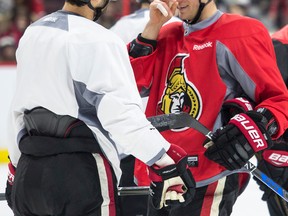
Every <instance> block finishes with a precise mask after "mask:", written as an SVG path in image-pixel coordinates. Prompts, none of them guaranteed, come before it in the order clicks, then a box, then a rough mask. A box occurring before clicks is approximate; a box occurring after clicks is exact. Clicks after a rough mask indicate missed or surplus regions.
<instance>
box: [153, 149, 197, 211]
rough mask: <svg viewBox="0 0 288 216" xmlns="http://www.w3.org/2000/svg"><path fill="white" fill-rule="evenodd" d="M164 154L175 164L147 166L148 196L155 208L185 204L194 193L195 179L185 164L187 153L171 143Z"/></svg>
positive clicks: (175, 206)
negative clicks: (148, 179) (149, 182)
mask: <svg viewBox="0 0 288 216" xmlns="http://www.w3.org/2000/svg"><path fill="white" fill-rule="evenodd" d="M166 154H167V155H168V156H169V157H170V158H171V159H172V160H173V161H174V163H175V164H171V165H167V166H164V167H159V166H157V165H155V164H154V165H153V166H151V167H149V177H150V180H151V184H150V189H151V192H150V196H151V200H152V204H153V206H154V208H155V209H161V208H163V207H165V208H171V209H172V208H177V207H180V206H185V205H187V204H188V203H189V202H191V200H192V198H193V197H194V194H195V181H194V178H193V176H192V174H191V171H190V170H189V168H188V165H187V153H186V152H185V151H184V150H183V149H182V148H180V147H178V146H176V145H174V144H171V147H170V148H169V150H168V151H167V152H166Z"/></svg>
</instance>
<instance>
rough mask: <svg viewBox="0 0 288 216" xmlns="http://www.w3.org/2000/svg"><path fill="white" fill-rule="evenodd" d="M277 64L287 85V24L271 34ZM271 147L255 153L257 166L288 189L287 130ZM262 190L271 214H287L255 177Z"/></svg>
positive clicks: (279, 202) (280, 203) (286, 208)
mask: <svg viewBox="0 0 288 216" xmlns="http://www.w3.org/2000/svg"><path fill="white" fill-rule="evenodd" d="M271 37H272V41H273V45H274V50H275V53H276V59H277V65H278V67H279V70H280V72H281V75H282V77H283V80H284V81H285V83H286V87H288V61H287V59H288V25H286V26H284V27H283V28H282V29H280V30H278V31H277V32H275V33H274V34H272V36H271ZM275 142H276V143H275V144H274V146H273V147H271V148H270V149H269V150H265V151H264V152H262V153H259V154H257V155H256V156H257V159H258V161H259V162H258V168H259V169H260V170H261V171H263V172H264V173H266V174H267V175H268V176H269V177H270V178H272V179H273V180H274V181H276V182H277V183H278V184H279V185H281V186H282V187H283V188H284V189H288V182H287V179H288V130H286V131H285V133H284V135H283V136H281V137H280V138H279V139H277V140H276V141H275ZM256 181H257V183H258V184H259V185H260V189H261V190H262V191H263V192H264V194H263V196H262V200H264V201H266V202H267V206H268V209H269V213H270V215H271V216H278V215H288V205H287V202H286V201H284V200H283V199H281V198H280V197H279V196H278V195H276V194H275V193H273V191H272V190H271V189H270V188H268V187H267V186H266V185H264V184H263V183H261V182H259V181H258V180H257V179H256Z"/></svg>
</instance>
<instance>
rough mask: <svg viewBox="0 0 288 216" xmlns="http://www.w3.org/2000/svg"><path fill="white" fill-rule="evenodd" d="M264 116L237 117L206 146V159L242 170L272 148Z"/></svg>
mask: <svg viewBox="0 0 288 216" xmlns="http://www.w3.org/2000/svg"><path fill="white" fill-rule="evenodd" d="M267 124H268V121H267V119H266V117H264V115H262V114H261V113H259V112H256V111H248V112H246V113H245V114H244V113H242V114H237V115H235V116H234V117H233V118H231V120H230V121H229V122H228V124H227V125H226V126H225V127H223V128H220V129H218V130H217V131H216V132H215V134H214V136H215V137H214V139H213V141H209V142H208V143H204V144H205V147H207V148H208V149H207V150H206V152H205V156H206V157H207V158H209V159H210V160H213V161H215V162H216V163H219V164H220V165H222V166H224V167H225V168H227V169H228V170H235V169H240V168H241V167H243V166H244V165H245V164H246V163H247V162H248V160H249V159H250V158H251V157H253V156H254V154H255V153H256V152H259V151H261V150H264V149H266V148H268V147H270V146H271V145H272V140H271V137H270V136H269V135H268V133H267V130H266V126H267Z"/></svg>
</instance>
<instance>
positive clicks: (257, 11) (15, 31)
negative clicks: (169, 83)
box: [0, 0, 288, 63]
mask: <svg viewBox="0 0 288 216" xmlns="http://www.w3.org/2000/svg"><path fill="white" fill-rule="evenodd" d="M63 3H64V0H0V62H1V63H3V62H6V63H11V62H13V61H15V49H16V48H17V44H18V41H19V38H20V37H21V35H22V34H23V32H24V30H25V28H26V27H27V26H28V25H29V24H30V23H31V22H33V21H35V20H37V19H39V18H41V17H42V16H44V15H45V14H48V13H51V12H53V11H55V10H58V9H61V7H62V5H63ZM217 4H218V6H219V8H220V9H221V10H222V11H228V12H231V13H238V14H243V15H247V16H250V17H254V18H256V19H259V20H260V21H261V22H263V24H264V25H265V26H266V27H267V28H268V29H269V31H270V32H271V33H273V32H274V31H276V30H278V29H280V28H281V27H283V26H284V25H285V24H288V0H217ZM139 7H140V5H139V3H137V0H112V1H111V2H110V4H109V5H108V7H107V9H106V11H105V13H104V14H103V16H102V17H101V18H100V20H99V21H98V22H99V24H101V25H103V26H105V27H106V28H110V27H111V26H112V25H113V24H114V23H115V22H116V21H117V20H118V19H119V18H121V17H122V16H124V15H127V14H130V13H132V12H134V11H135V10H137V9H139Z"/></svg>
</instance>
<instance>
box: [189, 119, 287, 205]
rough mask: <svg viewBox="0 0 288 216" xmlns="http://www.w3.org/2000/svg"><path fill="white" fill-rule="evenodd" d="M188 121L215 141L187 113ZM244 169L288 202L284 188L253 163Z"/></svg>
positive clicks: (208, 132)
mask: <svg viewBox="0 0 288 216" xmlns="http://www.w3.org/2000/svg"><path fill="white" fill-rule="evenodd" d="M186 116H187V119H188V118H189V121H190V124H189V126H190V127H191V128H194V129H195V130H197V131H199V132H200V133H202V134H203V135H205V136H206V137H208V138H209V139H210V140H212V141H213V133H212V132H211V131H210V130H209V129H208V128H206V127H205V126H204V125H203V124H201V123H200V122H199V121H197V120H196V119H194V118H193V117H191V116H190V115H189V114H188V113H187V115H186ZM244 167H245V168H246V169H247V170H249V172H250V173H251V174H252V175H253V176H255V177H256V178H257V179H259V180H260V181H261V182H262V183H264V184H265V185H266V186H267V187H269V188H270V189H271V190H273V191H274V192H275V193H276V194H277V195H279V196H280V197H281V198H283V199H284V200H285V201H286V202H288V192H287V191H286V190H285V189H284V188H282V187H281V186H280V185H278V184H277V183H276V182H275V181H273V180H272V179H271V178H269V177H268V176H267V175H266V174H264V173H263V172H262V171H260V170H259V169H258V168H257V167H256V166H255V165H254V164H253V163H252V162H251V161H248V162H247V163H246V164H245V165H244Z"/></svg>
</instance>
